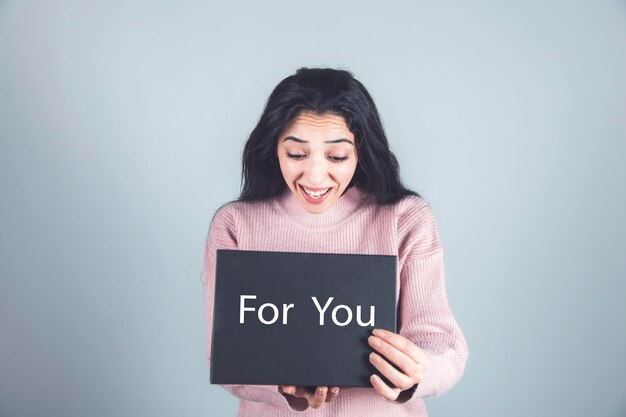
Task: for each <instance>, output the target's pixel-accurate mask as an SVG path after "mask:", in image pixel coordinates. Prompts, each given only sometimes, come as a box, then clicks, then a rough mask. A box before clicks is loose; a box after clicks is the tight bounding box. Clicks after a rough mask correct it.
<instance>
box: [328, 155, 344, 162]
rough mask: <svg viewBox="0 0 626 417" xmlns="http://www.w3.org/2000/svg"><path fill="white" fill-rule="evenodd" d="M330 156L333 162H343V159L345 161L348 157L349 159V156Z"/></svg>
mask: <svg viewBox="0 0 626 417" xmlns="http://www.w3.org/2000/svg"><path fill="white" fill-rule="evenodd" d="M329 158H330V160H331V161H333V162H343V161H345V160H346V159H348V157H347V156H330V157H329Z"/></svg>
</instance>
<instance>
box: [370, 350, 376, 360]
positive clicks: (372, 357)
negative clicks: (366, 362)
mask: <svg viewBox="0 0 626 417" xmlns="http://www.w3.org/2000/svg"><path fill="white" fill-rule="evenodd" d="M375 360H376V356H375V355H374V352H372V353H370V362H374V361H375Z"/></svg>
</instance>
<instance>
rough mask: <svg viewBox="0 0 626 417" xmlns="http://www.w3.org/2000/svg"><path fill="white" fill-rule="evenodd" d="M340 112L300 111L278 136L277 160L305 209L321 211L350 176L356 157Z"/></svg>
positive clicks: (351, 136) (290, 186) (332, 200)
mask: <svg viewBox="0 0 626 417" xmlns="http://www.w3.org/2000/svg"><path fill="white" fill-rule="evenodd" d="M355 145H356V144H355V139H354V135H353V134H352V132H350V129H348V126H347V125H346V121H345V119H344V118H343V117H342V116H339V115H336V114H332V113H324V114H322V115H318V114H316V113H313V112H310V111H303V112H301V113H300V114H298V116H296V117H295V118H294V119H293V120H292V121H291V123H290V124H289V125H288V126H287V128H286V129H285V130H284V131H283V132H282V133H281V134H280V136H279V137H278V147H277V152H278V161H279V163H280V170H281V172H282V174H283V178H284V179H285V182H286V183H287V186H288V187H289V189H290V190H291V192H293V193H294V195H295V196H296V198H297V199H298V202H299V203H300V204H301V205H302V207H303V208H304V209H305V210H306V211H308V212H309V213H322V212H324V211H326V210H327V209H328V208H329V207H330V206H331V205H332V204H333V203H334V202H335V201H337V200H338V199H339V197H341V195H342V194H343V192H344V191H345V189H346V187H347V186H348V184H349V183H350V181H351V180H352V177H353V176H354V172H355V171H356V166H357V162H358V157H357V153H356V147H355Z"/></svg>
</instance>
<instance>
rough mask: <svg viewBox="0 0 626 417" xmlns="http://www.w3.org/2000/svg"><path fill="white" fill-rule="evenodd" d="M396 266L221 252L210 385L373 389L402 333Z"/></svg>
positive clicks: (370, 258) (357, 258)
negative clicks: (385, 333) (381, 363)
mask: <svg viewBox="0 0 626 417" xmlns="http://www.w3.org/2000/svg"><path fill="white" fill-rule="evenodd" d="M396 259H397V258H396V257H395V256H384V255H347V254H345V255H344V254H319V253H292V252H257V251H237V250H218V251H217V271H216V272H217V276H216V286H215V305H214V314H213V336H212V347H211V351H212V354H211V356H212V360H211V383H214V384H255V385H279V384H285V385H305V386H344V387H345V386H350V387H368V386H371V384H370V382H369V376H370V375H371V374H372V373H373V372H374V371H375V368H374V367H373V366H372V365H371V364H370V362H369V360H368V355H369V353H370V352H371V351H372V349H371V348H370V347H369V345H368V344H367V338H368V336H369V335H370V334H371V332H372V330H373V329H374V328H375V327H376V328H383V329H387V330H391V331H394V332H395V331H396V304H395V291H396Z"/></svg>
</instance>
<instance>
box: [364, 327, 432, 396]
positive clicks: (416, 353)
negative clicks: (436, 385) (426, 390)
mask: <svg viewBox="0 0 626 417" xmlns="http://www.w3.org/2000/svg"><path fill="white" fill-rule="evenodd" d="M368 343H369V345H370V346H371V347H372V348H374V350H376V352H378V353H375V352H372V353H371V354H370V362H371V363H372V365H374V367H376V369H378V370H379V371H380V373H381V374H383V375H384V376H385V377H386V378H387V379H388V380H389V381H391V383H392V384H393V385H395V387H390V386H389V385H387V384H386V383H385V382H384V381H383V380H382V379H381V378H380V377H379V376H378V375H372V376H371V377H370V382H371V383H372V385H373V386H374V389H375V390H376V392H378V393H379V394H380V395H382V396H383V397H384V398H386V399H388V400H391V401H395V400H396V399H397V398H398V396H399V395H400V393H401V392H402V391H405V390H407V389H409V388H412V387H413V386H415V385H416V384H419V383H420V382H422V380H423V379H424V373H425V372H426V369H428V357H427V356H426V354H425V353H424V352H422V350H421V349H420V348H419V347H417V345H416V344H415V343H413V342H411V341H410V340H408V339H407V338H405V337H404V336H400V335H399V334H397V333H393V332H390V331H388V330H381V329H375V330H374V332H373V335H372V336H370V337H369V338H368ZM390 362H391V363H393V364H394V365H395V366H396V367H395V368H394V367H393V366H392V365H391V363H390ZM396 368H398V369H396Z"/></svg>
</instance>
